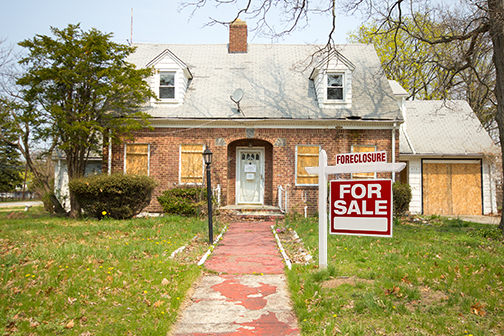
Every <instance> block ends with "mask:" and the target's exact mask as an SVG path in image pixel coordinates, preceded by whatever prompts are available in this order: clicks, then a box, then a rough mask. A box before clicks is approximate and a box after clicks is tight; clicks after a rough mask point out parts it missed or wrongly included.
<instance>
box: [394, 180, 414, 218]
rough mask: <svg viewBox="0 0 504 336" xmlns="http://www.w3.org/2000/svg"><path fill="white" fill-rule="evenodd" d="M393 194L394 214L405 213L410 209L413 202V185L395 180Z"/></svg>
mask: <svg viewBox="0 0 504 336" xmlns="http://www.w3.org/2000/svg"><path fill="white" fill-rule="evenodd" d="M392 194H393V198H394V215H395V216H400V215H404V213H405V212H406V211H408V209H409V204H410V202H411V187H410V185H409V184H407V183H400V182H394V184H392Z"/></svg>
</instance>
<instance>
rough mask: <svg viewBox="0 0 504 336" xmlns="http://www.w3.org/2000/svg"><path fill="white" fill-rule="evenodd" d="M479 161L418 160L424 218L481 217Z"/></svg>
mask: <svg viewBox="0 0 504 336" xmlns="http://www.w3.org/2000/svg"><path fill="white" fill-rule="evenodd" d="M481 176H482V175H481V160H460V161H458V160H422V181H423V186H422V189H423V213H424V214H425V215H434V214H436V215H481V214H482V213H483V210H482V197H481V190H482V189H481V185H482V182H481V181H482V179H481Z"/></svg>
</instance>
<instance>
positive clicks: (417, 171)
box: [408, 158, 422, 214]
mask: <svg viewBox="0 0 504 336" xmlns="http://www.w3.org/2000/svg"><path fill="white" fill-rule="evenodd" d="M408 183H409V185H410V186H411V203H410V206H409V211H410V213H412V214H414V213H422V161H421V160H420V158H412V159H410V160H409V161H408Z"/></svg>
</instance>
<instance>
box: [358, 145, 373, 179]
mask: <svg viewBox="0 0 504 336" xmlns="http://www.w3.org/2000/svg"><path fill="white" fill-rule="evenodd" d="M354 147H374V151H375V152H376V150H377V147H376V145H352V153H354ZM356 153H363V152H356ZM365 153H367V152H365ZM373 153H374V152H373ZM368 173H373V177H369V178H362V177H360V178H359V176H356V178H355V179H356V180H372V179H376V172H368ZM358 174H363V173H352V180H353V179H354V175H358ZM366 174H367V173H366Z"/></svg>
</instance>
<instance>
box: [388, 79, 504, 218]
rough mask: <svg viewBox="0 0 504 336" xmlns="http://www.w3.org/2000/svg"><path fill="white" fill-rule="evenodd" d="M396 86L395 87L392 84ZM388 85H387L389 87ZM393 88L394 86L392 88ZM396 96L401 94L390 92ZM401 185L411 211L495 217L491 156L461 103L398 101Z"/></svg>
mask: <svg viewBox="0 0 504 336" xmlns="http://www.w3.org/2000/svg"><path fill="white" fill-rule="evenodd" d="M396 84H397V83H396ZM391 86H392V85H391ZM392 88H394V86H392ZM394 92H398V94H396V97H397V98H398V100H399V101H400V99H404V97H405V96H406V95H405V94H404V92H402V91H400V90H399V89H396V90H395V91H394ZM401 106H402V111H403V114H404V120H405V122H404V124H402V125H401V128H400V137H399V160H400V161H402V162H405V163H406V169H405V170H404V171H403V172H401V175H400V177H401V181H402V182H406V181H407V182H408V183H409V185H410V186H411V191H412V200H411V203H410V205H409V210H410V212H411V213H423V214H425V215H482V214H484V215H486V214H490V213H497V203H496V193H495V157H496V156H497V155H498V154H499V149H498V147H497V146H496V145H495V144H494V142H493V141H492V139H491V138H490V136H489V135H488V133H487V132H486V131H485V129H484V128H483V127H482V126H481V123H480V122H479V120H478V118H477V117H476V115H475V114H474V112H473V111H472V109H471V107H470V106H469V104H468V103H467V102H465V101H460V100H457V101H432V100H431V101H422V100H414V101H402V104H401Z"/></svg>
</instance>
